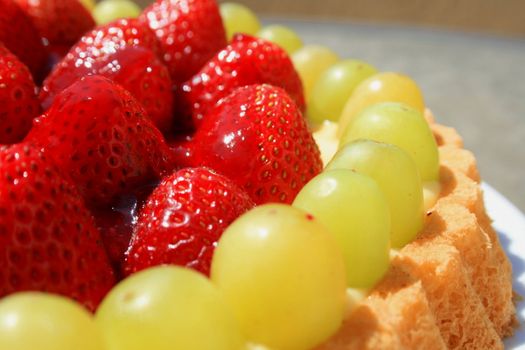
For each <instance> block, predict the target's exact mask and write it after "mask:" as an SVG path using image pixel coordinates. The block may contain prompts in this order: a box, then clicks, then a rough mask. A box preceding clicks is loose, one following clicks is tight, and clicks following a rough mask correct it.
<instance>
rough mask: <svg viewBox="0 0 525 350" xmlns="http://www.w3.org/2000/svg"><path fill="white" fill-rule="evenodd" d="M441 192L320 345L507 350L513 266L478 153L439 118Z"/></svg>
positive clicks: (334, 348) (334, 349)
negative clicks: (486, 193)
mask: <svg viewBox="0 0 525 350" xmlns="http://www.w3.org/2000/svg"><path fill="white" fill-rule="evenodd" d="M427 120H428V121H429V123H430V125H431V128H432V131H433V132H434V135H435V137H436V140H437V143H438V146H439V153H440V163H441V173H440V178H441V179H440V180H441V186H442V187H441V193H440V198H439V200H438V201H437V203H436V204H435V206H434V208H432V210H431V211H429V212H428V213H427V219H426V223H425V227H424V229H423V230H422V232H420V234H419V235H418V237H417V238H416V240H415V241H414V242H412V243H410V244H408V245H407V246H405V247H404V248H403V249H401V251H400V252H399V253H398V254H396V255H395V256H394V257H393V259H392V262H391V267H390V270H389V272H388V273H387V275H386V276H385V277H384V279H383V280H382V281H381V282H380V283H379V284H378V285H377V286H376V287H375V288H374V289H373V290H372V292H371V293H370V294H369V296H368V297H367V298H366V299H365V300H363V301H362V302H361V303H360V304H359V305H358V306H357V308H356V309H355V310H354V311H353V312H352V313H351V314H350V315H349V316H348V318H347V319H346V320H345V321H344V323H343V325H342V326H341V328H340V329H339V331H338V332H337V333H336V334H335V335H334V336H332V337H331V338H330V339H329V340H328V341H326V342H325V343H324V344H322V345H320V346H319V347H318V348H317V349H318V350H343V349H348V350H349V349H502V348H503V343H502V338H503V337H505V336H508V335H510V334H512V330H513V325H514V320H515V308H514V304H513V302H512V271H511V265H510V262H509V261H508V258H507V257H506V255H505V252H504V251H503V248H502V247H501V245H500V243H499V239H498V236H497V234H496V232H495V231H494V229H493V228H492V226H491V221H490V219H489V217H488V215H487V214H486V211H485V207H484V204H483V195H482V192H481V188H480V184H479V181H480V180H479V173H478V170H477V166H476V160H475V158H474V156H473V155H472V153H471V152H469V151H467V150H464V149H463V148H462V147H463V141H462V139H461V137H460V136H459V135H458V134H457V132H456V131H455V130H454V129H452V128H449V127H445V126H442V125H439V124H436V123H434V121H433V117H432V116H431V115H430V114H427Z"/></svg>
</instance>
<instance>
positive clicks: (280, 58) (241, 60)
mask: <svg viewBox="0 0 525 350" xmlns="http://www.w3.org/2000/svg"><path fill="white" fill-rule="evenodd" d="M251 84H271V85H274V86H279V87H281V88H283V89H284V90H286V92H287V93H288V94H289V95H290V96H291V97H292V99H293V100H294V101H295V103H296V104H297V106H298V107H299V109H301V110H304V107H305V103H304V96H303V86H302V83H301V78H300V77H299V75H298V74H297V72H296V71H295V69H294V67H293V64H292V62H291V60H290V58H289V57H288V54H287V53H286V52H285V51H284V50H283V49H281V48H280V47H279V46H278V45H276V44H274V43H271V42H269V41H266V40H263V39H256V38H253V37H251V36H248V35H236V36H235V37H234V39H233V42H232V43H231V44H230V45H228V46H227V47H226V48H225V49H224V50H222V51H220V52H219V53H218V54H217V55H215V57H213V58H212V59H211V60H210V61H209V62H208V63H207V64H206V65H205V66H204V67H203V68H202V69H201V70H200V72H199V73H198V74H196V75H195V76H194V77H193V78H192V79H191V80H189V81H188V82H186V83H185V84H184V85H183V86H182V88H181V91H180V92H179V99H180V100H181V102H180V104H181V106H182V107H181V108H183V109H184V110H183V111H182V114H183V115H188V114H189V115H191V116H192V120H193V124H194V125H195V126H196V127H197V128H198V127H199V125H200V123H201V122H202V119H203V118H204V117H206V115H207V114H208V112H209V111H210V110H211V109H212V108H213V107H214V106H215V104H216V103H217V102H218V101H220V99H221V98H224V97H226V96H227V95H229V94H230V93H231V92H232V91H233V90H234V89H235V88H238V87H241V86H245V85H251Z"/></svg>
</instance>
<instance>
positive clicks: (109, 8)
mask: <svg viewBox="0 0 525 350" xmlns="http://www.w3.org/2000/svg"><path fill="white" fill-rule="evenodd" d="M140 11H141V10H140V7H139V6H138V5H137V4H135V3H134V2H133V1H131V0H103V1H101V2H99V3H98V4H96V5H95V8H94V9H93V18H94V19H95V22H97V24H99V25H100V24H106V23H109V22H112V21H114V20H116V19H119V18H135V17H138V15H140Z"/></svg>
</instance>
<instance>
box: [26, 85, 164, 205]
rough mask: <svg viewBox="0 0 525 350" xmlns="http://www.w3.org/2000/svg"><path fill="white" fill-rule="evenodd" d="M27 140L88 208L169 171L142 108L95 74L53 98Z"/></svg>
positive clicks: (158, 139)
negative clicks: (46, 156) (66, 176)
mask: <svg viewBox="0 0 525 350" xmlns="http://www.w3.org/2000/svg"><path fill="white" fill-rule="evenodd" d="M26 140H27V141H28V142H32V143H35V144H37V145H39V146H40V147H42V149H44V150H45V152H47V153H49V154H50V157H53V158H54V159H56V161H57V162H58V166H59V167H60V169H61V170H62V171H63V172H64V173H67V174H69V175H70V177H71V178H72V179H74V181H75V182H76V184H77V186H78V187H79V189H80V192H81V194H82V196H83V197H84V198H85V199H86V201H87V202H88V204H90V205H98V206H103V205H106V204H109V203H111V202H112V200H113V199H114V198H116V196H118V195H120V194H122V193H128V192H129V191H130V190H131V189H133V188H134V187H135V186H137V185H141V184H143V183H146V182H148V181H150V180H151V179H156V178H160V176H161V175H162V174H163V173H164V172H165V171H167V170H171V168H172V167H173V165H172V164H171V162H170V152H169V149H168V146H167V145H166V143H165V142H164V139H163V137H162V135H161V133H160V132H159V131H158V129H157V128H155V126H154V125H153V124H152V122H151V121H150V120H149V119H148V118H147V117H146V115H145V112H144V109H143V108H142V106H141V105H140V104H139V103H138V102H137V101H136V100H135V99H134V98H133V97H132V96H131V94H130V93H129V92H128V91H126V90H124V89H123V88H122V87H120V86H119V85H117V84H115V83H113V82H112V81H110V80H108V79H106V78H103V77H100V76H96V75H93V76H88V77H84V78H82V79H81V80H79V81H78V82H76V83H74V84H73V85H71V86H70V87H69V88H67V89H66V90H64V91H63V92H62V93H60V94H59V95H57V97H56V98H55V101H54V102H53V105H52V106H51V108H50V109H49V110H48V111H47V112H46V113H45V114H44V115H43V116H42V117H39V118H37V119H36V121H35V125H34V127H33V129H32V130H31V132H30V133H29V135H28V136H27V137H26Z"/></svg>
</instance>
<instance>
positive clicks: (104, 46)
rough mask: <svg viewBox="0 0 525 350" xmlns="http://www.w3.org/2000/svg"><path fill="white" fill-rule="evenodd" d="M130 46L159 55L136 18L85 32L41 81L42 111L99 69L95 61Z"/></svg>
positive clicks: (153, 36)
mask: <svg viewBox="0 0 525 350" xmlns="http://www.w3.org/2000/svg"><path fill="white" fill-rule="evenodd" d="M0 1H1V0H0ZM129 46H133V47H134V46H141V47H145V48H148V49H150V50H152V51H153V52H154V53H155V54H158V52H159V47H158V43H157V39H156V37H155V34H154V33H153V32H152V31H151V30H150V29H149V28H148V26H145V25H143V24H141V23H139V22H138V20H136V19H120V20H117V21H115V22H112V23H108V24H106V25H103V26H100V27H98V28H95V29H94V30H92V31H91V32H89V33H86V35H84V36H83V37H82V38H81V39H80V40H79V42H77V43H76V44H75V45H74V46H73V47H72V48H71V49H70V50H69V52H68V53H67V55H66V56H65V57H64V58H63V59H62V60H61V61H60V62H59V63H58V64H57V65H56V66H55V68H54V70H53V72H51V74H50V75H49V77H47V79H46V80H45V81H44V84H43V86H42V91H41V92H40V100H41V101H42V106H43V107H44V109H47V108H49V106H50V105H51V103H52V102H53V99H54V97H55V95H56V94H57V93H59V92H61V91H62V90H64V89H65V88H66V87H68V86H69V85H71V84H72V83H73V82H75V81H76V80H77V79H78V78H79V77H82V76H86V75H90V74H93V68H92V66H93V65H94V64H96V65H98V66H100V65H101V64H100V63H98V62H99V61H101V60H107V59H106V57H107V56H108V55H109V54H112V53H115V52H116V51H117V50H119V49H123V48H125V47H129ZM106 63H107V62H106Z"/></svg>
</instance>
